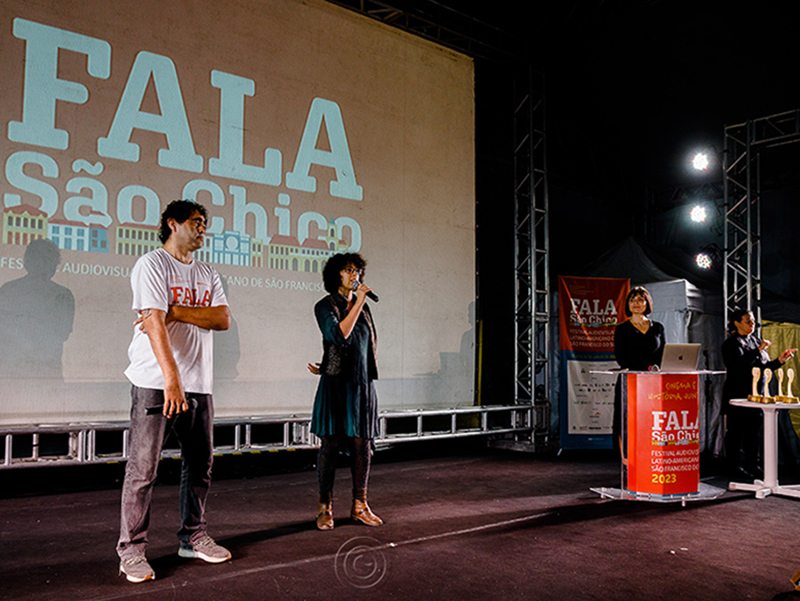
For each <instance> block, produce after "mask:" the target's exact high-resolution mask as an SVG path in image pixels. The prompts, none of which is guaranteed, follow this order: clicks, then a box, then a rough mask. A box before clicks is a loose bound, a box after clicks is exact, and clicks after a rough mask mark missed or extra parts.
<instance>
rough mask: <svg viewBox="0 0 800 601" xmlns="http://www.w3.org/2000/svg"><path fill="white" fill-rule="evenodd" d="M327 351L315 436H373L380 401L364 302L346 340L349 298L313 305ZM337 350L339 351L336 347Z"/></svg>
mask: <svg viewBox="0 0 800 601" xmlns="http://www.w3.org/2000/svg"><path fill="white" fill-rule="evenodd" d="M314 315H315V316H316V318H317V324H318V325H319V329H320V331H321V332H322V343H323V347H324V348H325V352H324V355H323V359H322V364H321V366H320V381H319V386H317V394H316V396H315V398H314V410H313V412H312V415H311V432H313V433H314V434H316V435H317V436H320V437H323V436H344V437H350V438H366V439H372V438H375V436H376V434H377V433H378V397H377V395H376V393H375V384H374V381H375V380H376V379H377V378H378V373H377V368H376V361H375V355H376V348H375V347H376V346H377V344H376V335H375V326H374V322H373V320H372V315H371V313H370V310H369V307H368V306H367V305H366V304H365V305H364V308H363V310H362V312H361V315H359V316H358V320H357V321H356V325H355V327H354V328H353V331H352V332H351V333H350V336H348V337H347V338H345V337H344V335H343V334H342V331H341V329H340V328H339V323H340V321H341V320H342V319H344V317H345V316H346V315H347V299H345V298H344V297H342V296H341V295H339V294H331V295H328V296H326V297H325V298H323V299H322V300H320V301H319V302H318V303H317V304H316V305H315V306H314ZM332 347H335V348H332Z"/></svg>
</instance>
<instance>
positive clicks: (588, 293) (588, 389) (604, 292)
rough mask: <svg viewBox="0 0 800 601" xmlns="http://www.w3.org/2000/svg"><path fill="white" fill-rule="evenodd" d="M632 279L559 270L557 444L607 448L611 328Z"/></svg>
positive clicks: (611, 400)
mask: <svg viewBox="0 0 800 601" xmlns="http://www.w3.org/2000/svg"><path fill="white" fill-rule="evenodd" d="M629 289H630V280H628V279H621V278H586V277H570V276H559V278H558V297H559V340H560V346H559V349H560V353H559V354H560V356H561V361H560V366H559V370H560V381H561V391H560V409H561V410H560V415H561V448H565V449H569V448H572V449H581V448H610V447H611V436H610V435H611V426H612V419H613V411H614V376H610V375H602V374H596V373H592V372H595V371H602V370H608V369H613V368H616V367H617V363H616V361H614V328H615V327H616V325H617V323H618V322H619V321H620V315H624V311H623V309H624V304H625V297H626V296H627V294H628V290H629Z"/></svg>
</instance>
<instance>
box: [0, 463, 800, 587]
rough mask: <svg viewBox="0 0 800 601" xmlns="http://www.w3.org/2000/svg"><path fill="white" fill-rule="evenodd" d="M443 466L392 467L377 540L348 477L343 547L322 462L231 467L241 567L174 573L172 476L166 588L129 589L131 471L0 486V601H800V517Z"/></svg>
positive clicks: (161, 511)
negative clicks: (123, 549)
mask: <svg viewBox="0 0 800 601" xmlns="http://www.w3.org/2000/svg"><path fill="white" fill-rule="evenodd" d="M421 448H422V447H418V449H421ZM435 451H436V449H435V447H431V456H429V457H425V456H422V455H424V453H420V452H419V451H417V452H416V453H415V455H416V456H415V457H413V458H411V459H407V458H406V459H404V460H401V457H403V454H402V453H400V452H397V451H396V452H394V453H392V452H389V453H384V454H381V453H379V455H378V457H377V462H376V465H375V466H374V469H373V474H372V479H371V495H370V501H371V504H372V506H373V509H374V510H375V511H376V512H377V513H378V514H379V515H381V516H382V517H383V518H384V519H385V520H386V524H385V525H384V526H383V527H381V528H367V527H364V526H356V525H354V524H352V523H351V522H350V520H349V519H347V517H346V516H347V514H348V513H349V498H348V494H347V493H348V491H349V482H348V481H349V470H347V469H342V470H341V471H340V472H339V474H338V475H339V477H338V488H337V490H338V493H339V497H338V498H339V502H338V504H337V505H336V507H335V513H336V518H337V522H336V528H335V529H334V530H333V531H330V532H318V531H316V530H315V529H314V528H313V523H312V517H313V514H314V512H315V508H316V506H315V498H316V494H315V488H316V487H315V475H314V472H313V471H312V470H311V469H309V468H310V465H311V462H312V461H313V456H312V455H311V454H298V455H296V456H294V457H292V458H290V459H288V460H287V459H286V454H283V455H282V456H278V455H276V456H272V457H270V456H266V457H264V456H262V457H261V458H239V459H238V462H237V460H236V459H232V458H223V459H222V460H221V461H219V462H218V465H217V468H216V470H217V474H216V476H217V479H216V481H215V483H214V486H213V488H212V493H211V497H210V500H209V515H208V518H209V523H210V532H211V534H212V535H213V536H214V537H216V538H217V540H218V541H219V542H221V543H223V544H225V545H226V546H228V547H229V548H230V549H231V550H232V552H233V554H234V559H233V561H231V562H228V563H225V564H221V565H207V564H204V563H203V562H200V561H198V560H180V559H178V557H177V555H176V553H175V551H176V548H177V543H176V538H175V534H174V533H175V530H176V529H177V525H178V513H177V508H176V499H177V494H178V491H177V485H176V483H175V481H176V478H175V469H174V465H170V464H167V465H165V466H164V470H163V472H164V474H163V476H162V480H163V482H162V483H160V484H159V486H158V487H157V488H156V493H155V497H154V503H153V523H152V530H151V532H152V534H151V541H150V549H149V553H148V555H149V557H150V559H151V563H152V564H153V567H154V568H155V570H156V573H157V580H155V581H154V582H149V583H144V584H139V585H134V584H130V583H128V582H126V581H125V580H124V579H123V578H121V577H118V576H117V560H116V555H115V552H114V544H115V542H116V535H117V527H118V503H119V475H120V474H121V469H122V468H121V466H103V467H101V468H96V469H95V470H94V471H91V470H87V469H85V468H69V469H68V470H67V471H65V470H60V471H56V470H49V471H45V470H38V469H32V470H27V472H28V473H27V475H24V476H23V475H21V474H20V473H19V472H18V471H17V470H15V471H17V473H16V474H10V473H9V472H8V471H7V472H5V473H0V598H2V599H37V600H45V599H59V600H61V599H69V600H78V599H80V600H88V599H138V598H141V599H158V600H161V599H176V600H183V599H185V600H190V599H191V600H193V601H197V600H204V599H232V600H238V599H248V600H251V599H252V600H260V599H325V600H336V599H347V600H355V599H398V600H399V599H403V600H407V599H414V600H416V599H459V600H468V599H503V600H507V599H536V600H539V599H541V600H548V599H553V600H564V599H580V600H583V599H620V600H622V599H625V600H638V599H647V600H659V599H686V600H706V599H708V600H712V599H713V600H714V601H719V600H738V599H763V600H770V599H798V600H800V593H794V592H791V591H792V586H791V584H790V583H789V581H788V578H789V576H791V575H792V574H793V573H794V572H795V570H796V569H798V568H799V567H800V552H798V550H797V541H798V540H800V520H799V519H798V514H800V502H799V501H798V500H792V499H787V498H778V497H769V498H767V499H764V500H756V499H754V498H753V497H752V495H750V494H743V493H726V494H725V495H724V496H723V497H722V498H720V499H718V500H716V501H709V502H693V503H689V504H688V505H687V506H686V507H685V508H682V507H680V505H679V504H654V503H645V502H632V501H609V500H601V499H600V498H598V497H597V496H596V495H594V494H593V493H591V492H590V491H589V488H590V487H596V486H610V487H614V486H618V484H619V481H618V468H617V465H616V463H615V462H614V460H613V457H612V456H611V455H610V454H604V453H599V454H597V453H595V454H592V455H590V456H586V455H580V456H575V455H564V456H561V457H549V458H535V457H533V456H530V455H525V454H513V453H511V452H500V451H486V450H479V451H476V450H475V448H471V449H467V450H464V451H463V452H452V450H451V451H449V452H445V453H436V452H435ZM279 455H281V454H279ZM406 456H407V455H406ZM173 463H174V462H173ZM65 474H66V475H65ZM87 474H88V475H87ZM707 480H709V482H710V483H711V484H715V485H721V486H724V482H723V481H721V480H715V479H714V478H710V479H707ZM65 488H68V489H73V490H75V489H77V491H76V492H66V491H64V490H62V489H65ZM53 489H55V490H56V491H57V492H49V493H43V492H41V491H43V490H51V491H52V490H53Z"/></svg>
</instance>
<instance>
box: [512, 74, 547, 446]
mask: <svg viewBox="0 0 800 601" xmlns="http://www.w3.org/2000/svg"><path fill="white" fill-rule="evenodd" d="M543 87H544V86H543V81H542V77H541V76H540V75H539V74H536V73H535V72H534V71H533V69H532V68H531V66H530V65H523V66H520V67H519V69H518V71H517V73H516V76H515V87H514V227H515V230H514V231H515V260H516V265H515V273H516V287H515V302H516V305H515V335H516V347H515V354H514V365H515V378H516V386H515V398H514V401H515V402H516V403H517V404H531V405H533V406H534V424H533V425H534V428H533V432H532V439H531V442H533V444H534V450H538V449H539V448H542V447H545V446H547V444H548V442H549V432H550V399H549V390H550V388H549V349H550V259H549V244H550V240H549V231H548V194H547V177H546V173H547V172H546V160H545V127H544V125H545V113H544V93H543Z"/></svg>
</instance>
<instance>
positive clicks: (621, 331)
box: [612, 286, 665, 459]
mask: <svg viewBox="0 0 800 601" xmlns="http://www.w3.org/2000/svg"><path fill="white" fill-rule="evenodd" d="M652 312H653V298H652V297H651V296H650V293H649V292H648V291H647V288H645V287H644V286H634V287H633V288H631V291H630V292H629V293H628V296H627V297H626V298H625V315H626V316H627V317H628V319H627V320H626V321H624V322H622V323H621V324H619V325H618V326H617V328H616V330H615V331H614V356H615V357H616V359H617V363H619V366H620V367H622V368H623V369H628V370H630V371H649V370H654V369H656V368H657V367H658V365H659V364H660V363H661V354H662V353H663V352H664V342H665V340H664V326H663V325H661V324H660V323H659V322H657V321H653V320H651V319H650V318H649V317H647V316H648V315H650V313H652ZM621 433H622V384H621V382H620V378H617V382H616V385H615V387H614V423H613V431H612V436H613V439H614V444H616V445H618V446H619V448H620V449H622V444H621V442H622V441H621V438H620V435H621ZM623 459H624V456H623Z"/></svg>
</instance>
